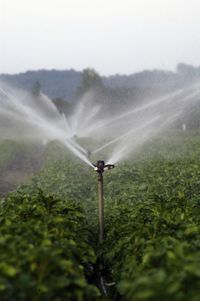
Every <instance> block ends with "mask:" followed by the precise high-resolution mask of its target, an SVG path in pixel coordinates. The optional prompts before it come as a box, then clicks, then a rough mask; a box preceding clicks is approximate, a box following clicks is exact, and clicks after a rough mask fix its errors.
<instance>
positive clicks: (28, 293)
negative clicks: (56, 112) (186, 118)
mask: <svg viewBox="0 0 200 301" xmlns="http://www.w3.org/2000/svg"><path fill="white" fill-rule="evenodd" d="M4 147H5V146H4ZM6 147H7V149H6V152H5V148H3V147H2V148H1V151H0V164H1V166H0V168H1V173H2V175H3V170H4V172H5V170H6V164H7V166H8V162H10V163H9V164H11V161H13V160H14V156H15V155H16V151H15V152H13V151H12V149H11V148H9V146H8V144H7V146H6ZM20 151H21V150H19V152H20ZM5 153H6V155H7V157H6V158H5ZM17 153H18V149H17ZM55 153H58V150H57V148H56V146H53V145H51V146H48V150H46V151H44V152H43V159H44V158H45V159H44V160H45V162H43V164H41V166H40V171H38V170H37V172H36V173H35V175H34V176H33V177H31V178H30V179H29V180H28V181H27V182H26V183H25V184H24V185H20V186H19V187H18V188H16V190H14V191H12V192H10V193H8V194H7V195H6V196H4V197H2V199H1V210H0V300H1V301H19V300H20V301H27V300H30V301H36V300H37V301H49V300H54V301H64V300H67V301H76V300H77V301H87V300H91V301H92V300H122V301H123V300H124V301H132V300H133V301H161V300H162V301H169V300H171V301H199V295H200V136H199V134H198V133H192V134H191V133H181V132H177V133H176V134H175V133H174V134H173V135H169V137H167V138H166V137H165V138H162V137H160V138H157V139H154V140H152V141H151V142H150V143H148V144H147V145H144V147H143V148H142V149H139V150H138V152H137V154H135V156H134V157H131V158H129V160H127V161H124V162H123V163H121V164H119V165H117V166H116V168H115V169H114V170H113V171H110V172H105V174H104V183H105V192H104V193H105V198H104V199H105V240H104V242H103V244H102V245H99V243H98V219H97V174H96V173H95V172H94V171H93V170H92V169H91V167H89V166H87V165H84V164H82V163H80V162H79V161H77V160H75V159H73V158H71V156H70V155H69V154H68V153H65V152H63V151H60V155H57V156H55V155H54V154H55ZM29 155H30V150H29ZM100 159H101V158H100ZM1 162H2V163H1ZM99 261H101V264H102V265H103V268H102V269H103V272H104V275H103V277H104V282H105V287H106V291H107V293H106V294H105V292H104V291H103V290H102V287H101V285H100V281H99V276H98V274H99V270H98V269H99V268H98V266H99V264H98V262H99Z"/></svg>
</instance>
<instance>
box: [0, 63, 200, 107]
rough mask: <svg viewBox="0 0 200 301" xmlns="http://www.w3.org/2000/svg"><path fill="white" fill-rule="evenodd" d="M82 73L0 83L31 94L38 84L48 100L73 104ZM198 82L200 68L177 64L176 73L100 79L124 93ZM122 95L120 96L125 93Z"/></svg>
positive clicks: (29, 75) (37, 74)
mask: <svg viewBox="0 0 200 301" xmlns="http://www.w3.org/2000/svg"><path fill="white" fill-rule="evenodd" d="M81 78H82V72H81V71H76V70H73V69H71V70H38V71H27V72H25V73H19V74H12V75H11V74H0V81H4V82H6V83H8V84H11V85H12V86H14V87H17V88H20V89H23V90H26V91H31V89H32V87H33V85H34V83H35V82H36V81H39V82H40V84H41V86H42V90H43V92H44V93H45V94H47V95H48V96H49V97H50V98H52V99H56V98H60V99H64V100H67V101H69V102H71V101H73V99H74V98H75V96H76V91H77V88H78V87H79V85H80V82H81ZM199 78H200V67H193V66H191V65H186V64H183V63H180V64H178V65H177V69H176V72H171V71H165V70H151V71H149V70H145V71H142V72H139V73H134V74H131V75H119V74H116V75H112V76H107V77H106V76H103V77H102V80H103V83H104V85H105V86H106V87H108V88H111V89H115V90H118V89H119V90H120V91H122V90H123V89H124V91H125V92H126V93H127V90H128V91H133V90H134V89H145V90H146V89H153V90H165V91H166V90H168V89H172V88H175V87H177V86H181V85H183V84H187V83H190V82H191V81H193V80H197V79H199ZM125 92H124V93H125Z"/></svg>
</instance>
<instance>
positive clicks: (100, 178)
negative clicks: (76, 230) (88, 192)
mask: <svg viewBox="0 0 200 301" xmlns="http://www.w3.org/2000/svg"><path fill="white" fill-rule="evenodd" d="M94 166H95V171H97V172H98V202H99V212H98V215H99V243H100V244H102V243H103V240H104V199H103V193H104V191H103V172H104V170H105V169H108V170H109V169H112V168H114V165H113V164H107V165H105V163H104V161H102V160H100V161H97V164H96V165H94Z"/></svg>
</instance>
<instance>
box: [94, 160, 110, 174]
mask: <svg viewBox="0 0 200 301" xmlns="http://www.w3.org/2000/svg"><path fill="white" fill-rule="evenodd" d="M114 167H115V165H114V164H105V162H104V161H103V160H99V161H97V164H94V170H95V171H96V172H98V173H103V172H104V170H110V169H113V168H114Z"/></svg>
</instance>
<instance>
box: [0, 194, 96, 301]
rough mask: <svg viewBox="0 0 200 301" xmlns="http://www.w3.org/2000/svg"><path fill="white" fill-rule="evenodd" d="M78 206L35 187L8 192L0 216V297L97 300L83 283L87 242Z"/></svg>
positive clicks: (91, 258) (88, 259)
mask: <svg viewBox="0 0 200 301" xmlns="http://www.w3.org/2000/svg"><path fill="white" fill-rule="evenodd" d="M87 240H88V231H87V223H86V219H85V216H84V214H83V212H82V210H81V208H80V207H79V206H77V205H75V204H73V203H71V202H69V201H60V200H59V199H57V198H54V197H51V196H49V195H46V196H45V195H44V194H43V192H42V191H41V190H40V191H39V192H37V193H35V194H32V195H30V194H26V193H25V192H22V191H21V193H17V194H12V195H9V196H8V198H7V200H6V201H5V202H3V203H2V204H1V214H0V300H9V301H10V300H12V301H15V300H17V301H18V300H34V301H35V300H42V301H43V300H48V301H49V300H58V301H59V300H80V301H81V300H97V299H98V296H99V292H98V290H97V289H96V288H95V287H94V286H92V285H89V284H88V283H87V281H86V278H85V275H86V274H87V273H88V274H89V271H90V269H89V263H94V262H95V260H96V257H95V254H94V251H93V250H92V248H91V247H90V246H89V245H88V241H87Z"/></svg>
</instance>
